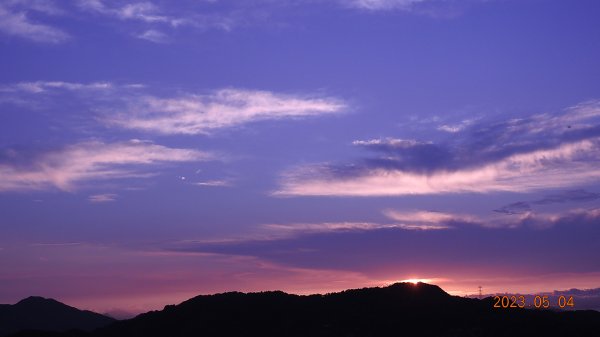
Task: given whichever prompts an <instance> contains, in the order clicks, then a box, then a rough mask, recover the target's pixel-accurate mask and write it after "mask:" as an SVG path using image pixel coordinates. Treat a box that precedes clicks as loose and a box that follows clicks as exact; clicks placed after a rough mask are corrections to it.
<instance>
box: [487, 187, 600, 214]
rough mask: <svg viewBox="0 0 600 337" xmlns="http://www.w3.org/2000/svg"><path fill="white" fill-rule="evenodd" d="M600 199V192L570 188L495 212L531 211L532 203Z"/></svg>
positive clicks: (512, 204) (515, 203)
mask: <svg viewBox="0 0 600 337" xmlns="http://www.w3.org/2000/svg"><path fill="white" fill-rule="evenodd" d="M598 199H600V193H594V192H589V191H586V190H582V189H579V190H570V191H563V192H559V193H555V194H551V195H547V196H545V197H544V198H542V199H538V200H533V201H518V202H514V203H511V204H509V205H506V206H503V207H501V208H499V209H496V210H494V212H498V213H505V214H523V213H527V212H531V210H532V205H550V204H559V203H566V202H587V201H593V200H598Z"/></svg>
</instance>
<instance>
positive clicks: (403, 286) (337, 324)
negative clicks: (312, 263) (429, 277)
mask: <svg viewBox="0 0 600 337" xmlns="http://www.w3.org/2000/svg"><path fill="white" fill-rule="evenodd" d="M493 304H494V301H493V300H492V298H487V299H483V300H479V299H470V298H462V297H456V296H450V295H449V294H447V293H446V292H444V291H443V290H442V289H440V288H439V287H437V286H434V285H429V284H425V283H418V284H412V283H397V284H394V285H391V286H388V287H383V288H364V289H353V290H346V291H342V292H339V293H331V294H326V295H308V296H300V295H290V294H286V293H284V292H280V291H272V292H260V293H247V294H245V293H240V292H230V293H223V294H216V295H202V296H197V297H194V298H192V299H189V300H187V301H185V302H183V303H181V304H178V305H168V306H166V307H165V308H164V309H163V310H161V311H151V312H148V313H145V314H141V315H138V316H137V317H135V318H133V319H129V320H124V321H118V322H115V323H113V324H110V325H108V326H105V327H102V328H99V329H97V330H95V331H93V332H91V333H85V332H71V333H67V334H41V333H39V332H37V333H20V334H18V335H16V336H19V337H29V336H37V337H42V336H46V337H50V336H57V337H58V336H60V337H68V336H72V337H117V336H119V337H121V336H128V337H129V336H131V337H138V336H139V337H142V336H143V337H154V336H156V337H158V336H161V337H183V336H261V337H270V336H273V337H274V336H277V337H284V336H290V337H292V336H298V337H299V336H336V337H338V336H410V337H413V336H511V337H513V336H597V335H598V331H600V312H596V311H569V312H555V311H550V310H532V309H494V308H493Z"/></svg>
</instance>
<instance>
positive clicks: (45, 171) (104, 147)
mask: <svg viewBox="0 0 600 337" xmlns="http://www.w3.org/2000/svg"><path fill="white" fill-rule="evenodd" d="M14 155H17V154H16V153H14ZM9 159H10V158H9ZM211 159H213V156H212V155H210V154H208V153H205V152H201V151H197V150H191V149H177V148H169V147H165V146H161V145H156V144H153V143H150V142H145V141H140V140H131V141H127V142H119V143H103V142H100V141H89V142H84V143H79V144H75V145H71V146H68V147H66V148H64V149H62V150H58V151H51V152H47V153H44V154H42V155H39V156H37V157H35V158H33V159H31V160H29V161H28V162H27V163H26V164H16V163H15V161H11V160H9V161H8V162H7V163H0V191H24V190H40V189H47V188H58V189H61V190H65V191H71V190H74V189H76V188H77V187H78V184H80V183H82V182H85V181H94V180H107V179H121V178H127V177H140V178H141V177H149V176H152V174H153V172H149V171H148V170H147V168H149V167H150V168H155V169H156V165H159V164H162V163H168V162H192V161H205V160H211Z"/></svg>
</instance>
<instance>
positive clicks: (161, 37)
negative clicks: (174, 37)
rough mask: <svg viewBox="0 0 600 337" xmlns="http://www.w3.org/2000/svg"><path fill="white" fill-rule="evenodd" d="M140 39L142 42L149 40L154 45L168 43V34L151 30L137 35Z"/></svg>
mask: <svg viewBox="0 0 600 337" xmlns="http://www.w3.org/2000/svg"><path fill="white" fill-rule="evenodd" d="M136 36H137V37H138V38H140V39H142V40H147V41H150V42H154V43H166V42H168V38H169V37H168V36H167V34H165V33H163V32H161V31H158V30H156V29H149V30H147V31H145V32H143V33H142V34H139V35H136Z"/></svg>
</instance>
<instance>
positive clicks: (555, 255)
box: [0, 0, 600, 312]
mask: <svg viewBox="0 0 600 337" xmlns="http://www.w3.org/2000/svg"><path fill="white" fill-rule="evenodd" d="M598 17H600V3H598V1H595V0H587V1H585V0H574V1H573V0H568V1H567V0H556V1H542V0H487V1H484V0H464V1H461V0H339V1H338V0H295V1H291V0H290V1H269V0H251V1H230V0H194V1H193V0H181V1H166V0H152V1H141V2H136V1H120V0H114V1H111V0H72V1H58V0H55V1H52V0H4V1H2V2H1V3H0V117H1V119H0V120H1V123H0V303H14V302H16V301H17V300H19V299H21V298H23V297H26V296H30V295H41V296H46V297H54V298H57V299H59V300H62V301H65V302H67V303H69V304H73V305H77V306H79V307H82V308H87V309H92V310H97V311H101V312H106V311H115V310H124V311H129V312H140V311H144V310H149V309H156V308H161V307H162V306H163V305H165V304H171V303H176V302H178V301H181V300H184V299H186V298H189V297H192V296H194V295H197V294H201V293H213V292H219V291H229V290H242V291H253V290H273V289H281V290H286V291H290V292H295V293H312V292H326V291H333V290H340V289H346V288H350V287H363V286H373V285H384V284H387V283H390V282H394V281H399V280H406V279H423V280H427V281H429V282H431V283H436V284H439V285H440V286H442V287H443V288H444V289H445V290H447V291H450V292H452V293H455V294H461V295H462V294H472V293H475V292H477V286H479V285H481V286H483V287H484V291H488V292H490V293H492V292H504V291H507V292H529V293H533V292H536V291H551V290H554V289H570V288H596V287H600V254H599V252H600V251H599V250H598V247H600V227H599V225H600V92H599V90H600V40H598V36H600V24H598Z"/></svg>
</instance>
